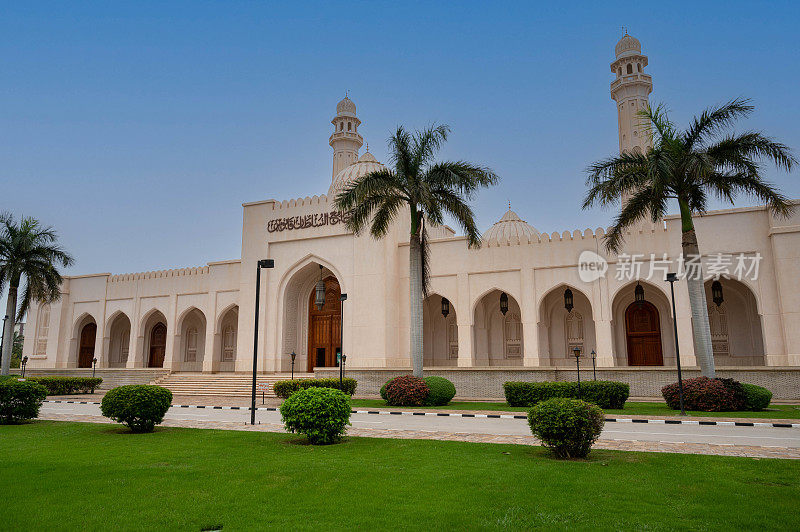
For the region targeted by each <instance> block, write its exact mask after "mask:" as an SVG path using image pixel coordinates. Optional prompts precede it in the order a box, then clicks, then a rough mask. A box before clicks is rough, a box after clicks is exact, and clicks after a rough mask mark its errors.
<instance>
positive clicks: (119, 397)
mask: <svg viewBox="0 0 800 532" xmlns="http://www.w3.org/2000/svg"><path fill="white" fill-rule="evenodd" d="M171 403H172V392H170V391H169V390H167V389H166V388H163V387H161V386H154V385H150V384H130V385H127V386H118V387H117V388H112V389H111V390H109V391H108V393H106V395H105V396H104V397H103V401H102V402H101V403H100V412H102V414H103V415H104V416H105V417H107V418H110V419H113V420H114V421H116V422H117V423H122V424H124V425H126V426H127V427H128V428H130V429H131V431H133V432H152V431H153V428H154V427H155V426H156V425H158V424H160V423H161V422H162V421H163V420H164V414H166V413H167V410H169V407H170V404H171Z"/></svg>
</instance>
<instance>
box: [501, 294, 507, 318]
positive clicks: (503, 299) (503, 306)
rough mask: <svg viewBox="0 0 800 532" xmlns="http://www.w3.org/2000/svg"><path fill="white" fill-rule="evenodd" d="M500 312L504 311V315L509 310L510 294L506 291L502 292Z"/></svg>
mask: <svg viewBox="0 0 800 532" xmlns="http://www.w3.org/2000/svg"><path fill="white" fill-rule="evenodd" d="M500 312H502V313H503V316H505V315H506V312H508V294H506V293H505V292H503V293H502V294H500Z"/></svg>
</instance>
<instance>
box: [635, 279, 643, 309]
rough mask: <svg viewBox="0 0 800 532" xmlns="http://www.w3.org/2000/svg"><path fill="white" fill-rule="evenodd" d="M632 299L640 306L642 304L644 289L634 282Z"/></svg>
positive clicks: (637, 282)
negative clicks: (634, 287)
mask: <svg viewBox="0 0 800 532" xmlns="http://www.w3.org/2000/svg"><path fill="white" fill-rule="evenodd" d="M633 299H634V300H635V301H636V302H637V303H638V304H639V306H642V304H643V303H644V287H643V286H642V285H641V284H639V281H636V289H635V290H634V291H633Z"/></svg>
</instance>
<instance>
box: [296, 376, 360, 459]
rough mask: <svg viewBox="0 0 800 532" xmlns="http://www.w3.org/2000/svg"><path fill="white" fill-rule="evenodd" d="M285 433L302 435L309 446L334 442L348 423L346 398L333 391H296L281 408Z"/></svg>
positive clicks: (340, 436) (312, 389)
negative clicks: (286, 431) (306, 439)
mask: <svg viewBox="0 0 800 532" xmlns="http://www.w3.org/2000/svg"><path fill="white" fill-rule="evenodd" d="M281 419H282V421H283V424H284V426H285V427H286V430H288V431H289V432H296V433H298V434H305V435H306V437H307V438H308V441H309V443H311V444H312V445H327V444H330V443H336V442H338V441H339V440H340V439H341V438H342V436H343V435H344V433H345V432H346V431H347V425H349V424H350V398H349V397H348V396H347V395H346V394H345V393H343V392H341V391H339V390H334V389H333V388H317V387H313V388H306V389H304V390H298V391H296V392H295V393H293V394H292V395H290V396H289V398H288V399H286V400H285V401H284V402H283V404H282V405H281Z"/></svg>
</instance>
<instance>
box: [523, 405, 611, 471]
mask: <svg viewBox="0 0 800 532" xmlns="http://www.w3.org/2000/svg"><path fill="white" fill-rule="evenodd" d="M604 423H605V420H604V418H603V411H602V410H601V409H600V407H599V406H597V405H595V404H592V403H587V402H585V401H580V400H578V399H566V398H555V399H548V400H546V401H542V402H540V403H539V404H537V405H536V406H534V407H533V408H531V410H530V411H529V412H528V424H529V425H530V427H531V432H532V433H533V435H534V436H536V437H537V438H539V440H540V441H541V442H542V445H544V446H545V447H547V448H548V449H550V450H551V451H552V452H553V454H555V455H556V456H557V457H558V458H584V457H586V456H587V455H588V454H589V451H590V450H591V449H592V445H593V444H594V442H595V441H596V440H597V438H598V437H599V436H600V432H602V430H603V424H604Z"/></svg>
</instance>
